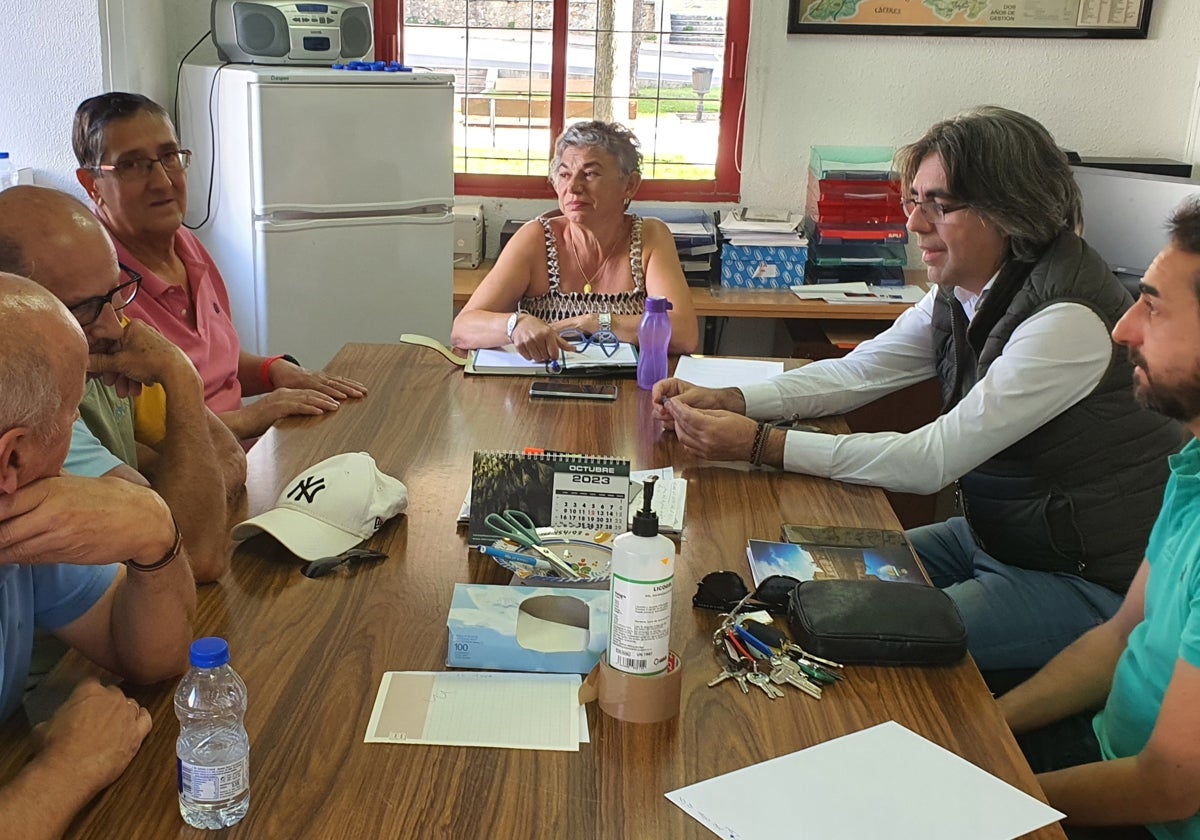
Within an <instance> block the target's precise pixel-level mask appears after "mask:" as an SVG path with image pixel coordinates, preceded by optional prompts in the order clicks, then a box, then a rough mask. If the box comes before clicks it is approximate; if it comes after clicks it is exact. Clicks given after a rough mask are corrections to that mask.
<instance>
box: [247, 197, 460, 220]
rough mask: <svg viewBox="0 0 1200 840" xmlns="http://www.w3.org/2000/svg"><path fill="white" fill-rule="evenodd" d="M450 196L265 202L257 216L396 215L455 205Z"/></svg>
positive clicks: (256, 209) (258, 209)
mask: <svg viewBox="0 0 1200 840" xmlns="http://www.w3.org/2000/svg"><path fill="white" fill-rule="evenodd" d="M453 206H454V196H450V197H449V198H440V197H439V198H418V199H415V200H413V201H394V202H387V203H379V204H282V203H276V204H264V205H260V206H259V207H256V208H255V211H254V214H255V215H256V216H270V215H272V214H276V213H302V214H304V215H308V216H335V215H336V216H377V215H395V214H398V213H409V212H412V211H414V210H421V209H422V208H424V207H453Z"/></svg>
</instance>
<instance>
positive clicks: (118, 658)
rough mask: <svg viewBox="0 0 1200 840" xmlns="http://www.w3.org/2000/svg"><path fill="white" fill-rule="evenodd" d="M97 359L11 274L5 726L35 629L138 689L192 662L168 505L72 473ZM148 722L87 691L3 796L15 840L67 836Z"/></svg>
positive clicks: (0, 599) (65, 709)
mask: <svg viewBox="0 0 1200 840" xmlns="http://www.w3.org/2000/svg"><path fill="white" fill-rule="evenodd" d="M105 305H106V306H107V305H110V304H105ZM87 363H88V346H87V340H86V339H85V338H84V335H83V331H82V330H81V329H80V327H79V325H78V323H76V321H75V319H74V318H73V317H72V316H71V314H70V313H69V312H68V311H67V309H66V307H64V306H63V305H62V304H61V303H60V302H59V301H58V300H57V299H56V298H55V297H54V296H53V295H51V294H50V293H49V292H47V291H46V290H45V289H42V288H41V287H40V286H38V285H37V284H35V283H32V282H31V281H29V280H26V279H24V278H20V277H16V276H13V275H11V274H0V720H3V719H5V718H7V717H9V716H10V715H11V714H13V712H15V711H16V710H17V709H18V708H19V706H20V704H21V696H22V692H23V689H24V684H25V676H26V672H27V670H28V667H29V656H30V648H31V645H32V639H33V633H34V630H38V629H41V630H48V631H51V632H53V633H54V634H55V635H56V636H58V637H59V638H60V639H62V640H63V641H64V642H66V643H67V644H69V645H70V646H72V647H74V648H76V649H77V650H78V651H79V652H80V653H82V654H83V655H84V656H86V657H87V658H89V659H91V660H92V661H93V662H95V663H96V664H98V665H100V666H101V667H103V668H105V669H107V670H109V671H112V672H113V673H116V674H119V675H121V676H123V677H125V678H126V679H128V680H131V681H134V682H139V683H150V682H157V681H159V680H163V679H167V678H168V677H171V676H174V675H176V674H179V673H180V672H182V670H183V669H184V668H185V667H186V664H187V649H188V644H189V642H190V641H191V620H192V616H193V614H194V612H195V598H196V592H195V585H194V584H193V582H192V572H191V568H190V567H189V564H188V560H187V556H186V552H185V551H184V550H183V547H182V540H181V538H180V536H179V530H178V528H177V527H176V525H175V523H174V521H173V519H172V517H171V512H170V510H169V509H168V507H167V505H166V503H165V502H164V501H163V500H162V499H161V498H160V497H159V496H158V495H157V494H155V493H154V491H152V490H150V489H149V488H146V487H141V486H138V485H136V484H133V483H132V482H129V481H125V480H122V479H118V478H81V477H77V476H70V475H64V474H63V473H62V466H63V460H64V458H65V457H66V454H67V449H68V447H69V445H70V441H71V426H72V423H73V422H74V420H75V419H76V418H77V417H78V410H77V406H78V404H79V399H80V396H81V395H82V393H83V387H84V376H85V371H86V369H87ZM150 725H151V721H150V715H149V713H148V712H147V711H146V710H145V709H143V708H141V707H140V706H139V705H138V703H137V702H136V701H135V700H132V699H129V698H127V697H126V696H125V695H124V694H123V693H122V692H121V690H120V689H118V688H115V687H102V686H101V685H100V684H99V683H97V682H96V681H94V680H88V681H85V682H83V683H81V684H80V685H79V686H78V687H77V688H76V689H75V691H74V692H73V693H72V694H71V696H70V698H69V699H68V700H67V701H66V703H65V704H64V705H63V706H62V707H61V708H60V709H59V710H58V711H57V712H56V713H55V715H54V717H53V718H51V719H50V721H49V722H48V723H47V725H46V727H45V728H44V730H43V732H42V737H41V739H40V740H41V746H40V749H39V750H38V752H37V754H36V755H35V756H34V758H33V760H32V761H30V763H29V764H28V765H26V767H25V768H24V769H23V770H22V771H21V773H20V775H18V776H17V777H16V778H15V779H14V780H13V781H11V782H10V783H9V784H8V785H6V786H4V787H3V788H0V826H3V832H4V834H5V836H13V837H22V838H43V837H50V838H53V837H58V836H60V835H61V834H62V832H63V831H64V830H65V829H66V827H67V825H68V824H69V823H70V820H71V818H72V817H73V816H74V814H75V812H76V811H78V810H79V808H81V807H82V806H83V805H84V804H86V803H87V802H88V801H89V800H90V799H91V798H92V797H93V796H95V795H96V793H98V792H99V791H100V790H102V789H103V788H105V787H107V786H108V785H109V784H111V783H112V782H113V781H114V780H115V779H116V778H117V777H118V776H120V775H121V773H122V772H123V771H124V769H125V767H126V766H127V765H128V764H129V762H130V761H131V760H132V759H133V757H134V755H135V754H136V753H137V751H138V747H139V746H140V745H141V742H142V739H143V738H145V736H146V733H148V732H149V731H150Z"/></svg>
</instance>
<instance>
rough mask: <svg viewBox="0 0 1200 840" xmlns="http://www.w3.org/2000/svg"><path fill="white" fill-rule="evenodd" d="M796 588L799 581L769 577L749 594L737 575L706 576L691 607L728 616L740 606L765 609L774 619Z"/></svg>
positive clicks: (698, 586)
mask: <svg viewBox="0 0 1200 840" xmlns="http://www.w3.org/2000/svg"><path fill="white" fill-rule="evenodd" d="M799 585H800V581H799V580H797V579H796V578H794V577H791V576H790V575H769V576H768V577H765V578H763V580H762V582H761V583H760V584H759V585H758V586H757V587H756V588H755V590H754V592H750V590H749V589H747V588H746V582H745V581H744V580H742V576H741V575H739V574H738V573H737V572H729V571H721V572H709V573H708V574H706V575H705V576H704V577H703V578H701V579H700V583H699V584H697V585H696V594H695V595H693V596H692V606H693V607H699V608H700V609H705V610H716V611H717V612H729V611H730V610H732V609H733V608H734V607H736V606H737V605H738V604H739V603H740V604H742V606H743V608H744V609H746V608H748V609H764V610H766V611H767V612H769V613H772V614H773V615H784V614H786V613H787V605H788V598H789V597H790V596H791V594H792V590H793V589H795V588H796V587H797V586H799ZM747 596H749V597H748V598H747Z"/></svg>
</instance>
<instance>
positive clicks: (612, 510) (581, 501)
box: [471, 452, 630, 539]
mask: <svg viewBox="0 0 1200 840" xmlns="http://www.w3.org/2000/svg"><path fill="white" fill-rule="evenodd" d="M629 486H630V485H629V462H628V461H625V460H622V459H620V458H605V457H600V456H590V455H565V454H561V453H536V454H531V453H520V452H476V453H475V459H474V464H473V466H472V470H471V538H472V539H485V538H487V537H488V536H490V534H491V531H490V529H489V528H488V526H487V525H486V524H484V518H485V517H486V516H487V515H488V514H489V513H499V512H501V511H504V510H523V511H525V512H526V513H527V514H529V518H530V519H532V520H533V521H534V524H536V525H538V526H546V525H549V526H551V527H555V528H584V529H587V530H591V531H610V532H612V533H613V534H620V533H623V532H624V531H626V530H627V528H628V526H627V524H626V523H627V521H628V516H629Z"/></svg>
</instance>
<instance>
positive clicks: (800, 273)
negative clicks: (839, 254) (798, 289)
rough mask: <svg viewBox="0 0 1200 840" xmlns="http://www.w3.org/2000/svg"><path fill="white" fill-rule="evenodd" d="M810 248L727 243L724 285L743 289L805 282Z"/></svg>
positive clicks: (722, 265)
mask: <svg viewBox="0 0 1200 840" xmlns="http://www.w3.org/2000/svg"><path fill="white" fill-rule="evenodd" d="M807 259H808V248H807V247H805V246H803V245H801V246H798V247H790V246H776V245H728V244H726V245H724V246H722V248H721V285H722V286H728V287H731V288H741V289H786V288H789V287H791V286H799V285H801V284H802V283H803V282H804V264H805V262H806V261H807Z"/></svg>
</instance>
